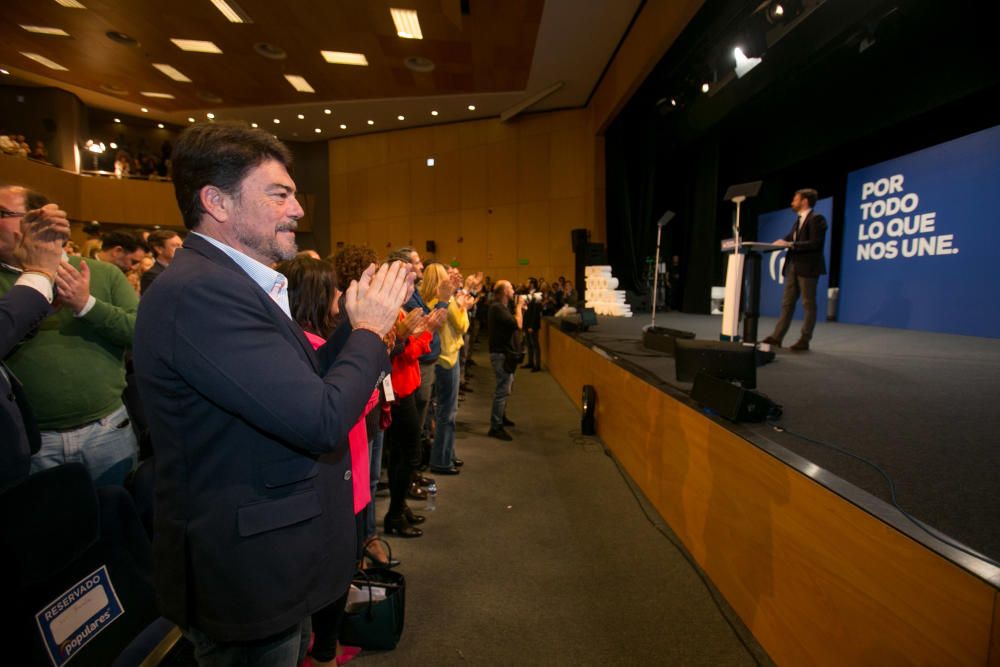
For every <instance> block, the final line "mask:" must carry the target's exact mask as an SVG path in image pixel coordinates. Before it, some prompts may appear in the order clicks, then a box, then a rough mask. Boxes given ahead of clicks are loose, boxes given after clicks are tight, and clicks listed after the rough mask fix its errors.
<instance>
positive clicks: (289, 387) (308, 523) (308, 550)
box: [134, 234, 387, 642]
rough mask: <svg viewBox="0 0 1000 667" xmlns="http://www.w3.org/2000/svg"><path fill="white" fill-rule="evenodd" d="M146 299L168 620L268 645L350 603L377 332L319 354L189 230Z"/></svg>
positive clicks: (144, 363) (142, 372)
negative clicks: (352, 442)
mask: <svg viewBox="0 0 1000 667" xmlns="http://www.w3.org/2000/svg"><path fill="white" fill-rule="evenodd" d="M184 248H185V251H184V252H183V253H178V255H177V257H176V259H175V260H174V261H173V262H172V263H171V265H170V270H169V271H166V272H164V273H163V274H162V275H161V276H160V277H159V278H158V279H157V280H156V282H155V283H154V284H153V286H152V287H151V288H150V289H149V291H148V292H147V293H146V294H145V295H144V296H143V298H142V301H141V303H140V304H139V315H138V320H137V322H136V330H135V342H134V348H135V369H136V376H137V379H138V383H139V392H140V395H141V397H142V401H143V404H144V405H145V406H146V413H147V417H148V419H149V425H150V431H151V433H152V441H153V460H154V461H155V465H156V511H155V537H154V540H153V556H154V565H155V579H156V588H157V595H158V598H159V602H160V606H161V611H162V612H163V615H164V616H166V617H167V618H169V619H170V620H172V621H174V622H175V623H177V624H178V625H180V626H181V627H182V628H187V627H189V626H194V627H197V628H198V629H199V630H201V631H202V632H204V633H206V634H208V635H209V636H210V637H212V638H213V639H215V640H216V641H222V642H229V641H245V640H252V639H261V638H264V637H268V636H270V635H273V634H276V633H278V632H280V631H282V630H285V629H287V628H289V627H291V626H293V625H295V624H296V623H298V622H299V621H301V620H302V619H304V618H305V617H306V616H308V615H309V614H311V613H312V612H314V611H317V610H319V609H321V608H323V607H324V606H326V605H327V604H329V603H330V602H333V601H334V600H336V599H337V598H339V597H340V596H342V595H343V594H344V593H345V592H346V591H347V589H348V586H349V585H350V580H351V577H352V575H353V574H354V565H355V559H356V540H357V538H356V529H355V523H354V510H353V494H352V487H351V481H350V476H351V474H350V470H351V467H350V454H349V450H348V447H347V433H348V431H349V430H350V428H351V426H352V425H353V424H354V423H355V422H356V421H357V420H358V417H359V416H360V415H361V412H362V410H363V409H364V406H365V404H366V403H367V401H368V398H369V396H370V395H371V393H372V390H373V389H374V387H375V386H376V383H377V382H378V379H379V376H380V372H381V371H382V369H383V367H384V364H385V363H386V358H387V355H386V347H385V344H384V343H383V342H382V340H380V339H379V337H378V336H376V335H375V334H374V333H372V332H369V331H357V332H354V333H351V334H349V335H348V336H346V340H345V341H344V342H343V344H342V346H341V349H339V350H336V349H331V348H332V347H333V344H329V343H328V344H327V345H325V346H323V347H321V348H320V350H319V351H318V353H316V352H314V351H313V348H312V346H311V345H310V344H309V342H308V341H307V340H306V338H305V336H304V335H303V334H302V330H301V329H300V328H299V326H298V325H297V324H295V323H294V322H292V321H291V320H290V319H289V318H288V316H286V315H285V314H284V312H282V310H281V309H280V308H279V307H278V306H277V304H275V303H274V301H273V300H272V299H271V298H270V297H269V296H268V295H267V294H266V293H265V292H264V291H263V290H262V289H261V288H260V287H259V286H258V285H257V284H256V283H255V282H253V281H252V280H251V279H250V277H249V276H247V274H246V273H245V272H244V271H243V270H242V269H241V268H240V267H239V266H238V265H237V264H236V263H235V262H233V261H232V260H231V259H229V257H227V256H226V255H225V253H223V252H221V251H220V250H219V249H218V248H216V247H214V246H213V245H212V244H210V243H208V242H207V241H206V240H205V239H203V238H201V237H199V236H197V235H194V234H192V235H189V236H188V238H187V239H186V240H185V242H184Z"/></svg>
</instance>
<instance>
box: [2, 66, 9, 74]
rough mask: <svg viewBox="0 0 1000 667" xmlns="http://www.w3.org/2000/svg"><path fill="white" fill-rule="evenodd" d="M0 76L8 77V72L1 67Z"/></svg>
mask: <svg viewBox="0 0 1000 667" xmlns="http://www.w3.org/2000/svg"><path fill="white" fill-rule="evenodd" d="M0 74H6V75H9V74H10V72H8V71H7V70H5V69H3V68H2V67H0Z"/></svg>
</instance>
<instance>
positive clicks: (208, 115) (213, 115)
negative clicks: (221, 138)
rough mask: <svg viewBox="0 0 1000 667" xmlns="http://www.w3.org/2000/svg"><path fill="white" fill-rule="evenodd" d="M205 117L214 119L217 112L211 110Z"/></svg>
mask: <svg viewBox="0 0 1000 667" xmlns="http://www.w3.org/2000/svg"><path fill="white" fill-rule="evenodd" d="M205 118H207V119H209V120H214V119H215V114H214V113H212V112H211V111H209V112H208V113H207V114H205Z"/></svg>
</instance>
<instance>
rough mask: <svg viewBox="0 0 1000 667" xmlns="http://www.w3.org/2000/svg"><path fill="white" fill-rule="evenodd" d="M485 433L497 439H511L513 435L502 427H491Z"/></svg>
mask: <svg viewBox="0 0 1000 667" xmlns="http://www.w3.org/2000/svg"><path fill="white" fill-rule="evenodd" d="M486 435H488V436H489V437H491V438H496V439H497V440H513V439H514V436H512V435H511V434H510V433H508V432H507V431H505V430H503V429H502V428H491V429H490V430H489V432H488V433H487V434H486Z"/></svg>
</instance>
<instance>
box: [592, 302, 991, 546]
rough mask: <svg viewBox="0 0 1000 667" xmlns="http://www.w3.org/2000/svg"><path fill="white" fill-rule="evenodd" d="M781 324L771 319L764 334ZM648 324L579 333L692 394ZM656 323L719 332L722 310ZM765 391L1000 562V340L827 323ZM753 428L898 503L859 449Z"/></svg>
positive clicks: (764, 372)
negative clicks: (649, 340) (646, 337)
mask: <svg viewBox="0 0 1000 667" xmlns="http://www.w3.org/2000/svg"><path fill="white" fill-rule="evenodd" d="M774 323H775V320H774V318H767V317H764V318H761V321H760V326H759V329H758V331H759V332H760V333H759V336H760V337H761V338H763V337H764V336H766V335H767V334H768V333H770V331H771V330H772V329H773V327H774ZM646 324H649V313H645V314H637V315H636V316H635V317H632V318H628V319H626V318H613V317H601V318H599V324H598V326H596V327H593V328H591V330H590V331H588V332H586V333H581V334H577V335H578V336H579V338H580V339H581V340H583V341H585V342H588V343H591V344H597V345H598V346H599V347H601V348H604V349H605V350H607V351H609V352H612V353H613V354H614V355H616V356H619V357H620V358H621V359H624V360H627V361H629V362H631V363H633V364H635V365H637V366H639V367H641V368H642V369H644V370H645V371H647V372H648V373H650V374H652V375H654V376H655V377H656V378H658V379H659V380H661V381H663V382H664V383H666V384H668V385H670V386H672V387H673V388H675V389H679V390H681V391H684V392H685V393H687V392H689V391H690V389H691V385H690V383H684V382H677V380H676V379H675V376H674V361H673V358H672V357H667V356H665V355H662V354H660V353H657V352H654V351H651V350H647V349H645V348H644V347H643V346H642V342H641V340H642V327H643V326H644V325H646ZM656 324H657V326H662V327H671V328H675V329H682V330H686V331H692V332H694V333H695V334H696V335H697V337H698V338H704V339H710V340H718V339H719V330H720V327H721V317H718V316H714V317H713V316H711V315H687V314H683V313H658V314H657V316H656ZM800 326H801V322H793V323H792V328H791V330H790V331H789V335H788V336H787V337H786V341H785V342H786V343H789V344H790V343H792V342H794V341H795V340H796V339H797V334H798V329H799V327H800ZM757 390H758V391H759V392H761V393H763V394H766V395H767V396H769V397H770V398H771V399H772V400H774V401H775V402H776V403H779V404H781V405H782V406H783V408H784V415H783V416H782V418H781V420H780V422H781V424H782V425H783V426H785V427H786V428H788V429H789V430H790V431H794V432H796V433H799V434H802V435H805V436H807V437H809V438H811V439H814V440H818V441H821V442H824V443H828V444H830V445H834V446H837V447H841V448H843V449H846V450H848V451H850V452H851V453H853V454H856V455H858V456H861V457H864V458H866V459H868V460H870V461H872V462H873V463H875V464H877V465H879V466H881V467H882V469H883V470H884V471H885V472H886V473H887V474H888V475H889V477H891V478H892V480H893V482H894V483H895V485H896V494H897V500H898V502H899V505H900V506H901V507H902V508H903V509H904V510H905V511H907V512H909V513H910V514H911V515H913V516H914V517H916V518H917V519H920V520H921V521H924V522H926V523H927V524H929V525H930V526H933V527H934V528H936V529H938V530H940V531H941V532H943V533H944V534H946V535H948V536H950V537H951V538H954V539H956V540H958V541H960V542H962V543H964V544H965V545H967V546H969V547H971V548H972V549H974V550H977V551H979V552H981V553H983V554H985V555H987V556H989V557H990V558H992V559H994V560H1000V528H998V526H1000V485H998V481H997V479H998V471H1000V437H998V434H1000V410H998V409H997V406H996V399H997V397H998V396H1000V339H992V338H973V337H968V336H955V335H948V334H936V333H925V332H919V331H904V330H899V329H885V328H880V327H869V326H860V325H850V324H840V323H835V322H820V323H818V324H817V326H816V333H815V335H814V337H813V341H812V350H811V351H809V352H807V353H794V352H789V351H788V350H787V349H782V350H778V355H777V359H776V360H775V361H774V362H772V363H770V364H767V365H766V366H762V367H760V368H758V369H757ZM742 426H744V427H746V428H748V429H750V431H752V432H753V433H754V434H756V435H759V436H761V437H765V438H767V439H769V440H771V441H774V442H776V443H778V444H780V445H782V446H783V447H785V448H787V449H788V450H790V451H792V452H794V453H795V454H798V455H799V456H802V457H804V458H806V459H807V460H809V461H812V462H813V463H815V464H816V465H817V466H820V467H821V468H824V469H826V470H828V471H830V472H831V473H833V474H834V475H836V476H838V477H840V478H842V479H844V480H845V481H847V482H849V483H850V484H852V485H854V486H857V487H859V488H861V489H863V490H865V491H867V492H868V493H871V494H873V495H875V496H878V497H879V498H882V499H884V500H887V501H888V500H889V490H888V487H887V484H886V482H885V481H884V479H883V478H882V477H881V476H880V475H879V474H878V473H877V472H876V471H875V470H873V469H872V468H870V467H869V466H867V465H865V464H863V463H861V462H859V461H856V460H854V459H853V458H851V457H850V456H848V455H846V454H844V453H841V452H837V451H834V450H832V449H830V448H828V447H823V446H819V445H816V444H812V443H809V442H807V441H806V440H804V439H802V438H800V437H797V436H796V435H792V434H790V433H780V432H777V431H776V430H775V429H774V428H772V427H771V426H769V425H766V424H746V425H742Z"/></svg>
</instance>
